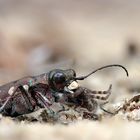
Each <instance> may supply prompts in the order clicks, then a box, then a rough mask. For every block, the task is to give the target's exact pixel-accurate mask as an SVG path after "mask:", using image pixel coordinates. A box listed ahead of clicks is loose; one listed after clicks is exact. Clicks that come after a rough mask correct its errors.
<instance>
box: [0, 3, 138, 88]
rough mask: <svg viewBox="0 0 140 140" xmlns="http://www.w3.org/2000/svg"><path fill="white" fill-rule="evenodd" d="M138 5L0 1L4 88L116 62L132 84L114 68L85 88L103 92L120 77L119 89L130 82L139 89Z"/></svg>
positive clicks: (0, 69) (0, 79) (81, 72)
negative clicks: (56, 71) (59, 72)
mask: <svg viewBox="0 0 140 140" xmlns="http://www.w3.org/2000/svg"><path fill="white" fill-rule="evenodd" d="M139 5H140V1H139V0H135V1H131V0H123V1H122V0H114V1H112V0H67V1H65V0H0V84H4V83H6V82H9V81H12V80H16V79H18V78H21V77H23V76H27V75H38V74H41V73H44V72H48V71H49V70H51V69H54V68H62V69H67V68H74V69H75V70H76V71H77V75H84V74H86V73H88V72H90V71H91V70H93V69H95V68H97V67H99V66H103V65H107V64H113V63H118V64H122V65H124V66H126V67H127V69H128V70H129V73H130V78H129V79H127V80H126V79H125V75H123V73H122V72H121V71H119V70H116V69H113V70H111V72H110V71H109V70H106V71H105V72H102V73H99V74H97V76H94V78H93V77H92V79H93V80H89V81H88V80H86V82H85V85H86V86H89V87H92V88H94V87H99V88H103V89H104V88H106V87H107V86H108V85H109V84H110V83H112V82H115V83H116V80H114V79H115V78H119V79H122V80H123V82H120V83H119V84H120V85H125V86H126V85H127V84H128V83H130V82H131V84H133V85H134V87H136V88H137V89H138V88H139V84H138V83H139V82H140V80H139V79H140V72H139V71H140V64H139V59H140V41H139V40H140V26H139V25H140V16H139V12H140V8H139V7H140V6H139ZM109 76H110V78H109ZM134 80H135V81H137V82H134ZM128 81H129V82H128ZM126 83H127V84H126ZM134 83H136V84H134ZM128 87H129V86H128ZM131 90H133V88H132V89H131Z"/></svg>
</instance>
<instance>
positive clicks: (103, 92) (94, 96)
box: [89, 85, 112, 100]
mask: <svg viewBox="0 0 140 140" xmlns="http://www.w3.org/2000/svg"><path fill="white" fill-rule="evenodd" d="M111 89H112V85H110V86H109V89H108V90H107V91H92V92H91V93H89V96H90V97H93V98H95V99H99V100H107V99H108V97H109V96H110V94H111ZM95 94H100V95H101V94H102V95H103V94H104V95H106V96H99V95H95Z"/></svg>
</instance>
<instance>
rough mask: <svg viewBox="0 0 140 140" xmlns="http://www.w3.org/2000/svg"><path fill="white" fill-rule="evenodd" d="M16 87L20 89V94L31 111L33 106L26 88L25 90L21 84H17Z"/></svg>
mask: <svg viewBox="0 0 140 140" xmlns="http://www.w3.org/2000/svg"><path fill="white" fill-rule="evenodd" d="M18 88H19V89H20V91H21V93H22V95H23V97H24V99H25V102H26V104H27V105H28V107H29V110H30V111H33V110H34V107H33V105H32V101H31V96H29V92H28V90H25V89H24V87H23V86H19V87H18Z"/></svg>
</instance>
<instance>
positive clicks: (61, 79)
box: [53, 72, 66, 84]
mask: <svg viewBox="0 0 140 140" xmlns="http://www.w3.org/2000/svg"><path fill="white" fill-rule="evenodd" d="M53 81H54V82H55V84H62V83H65V82H66V76H65V74H63V73H61V72H57V73H55V74H54V76H53Z"/></svg>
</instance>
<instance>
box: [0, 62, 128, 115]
mask: <svg viewBox="0 0 140 140" xmlns="http://www.w3.org/2000/svg"><path fill="white" fill-rule="evenodd" d="M109 67H121V68H122V69H124V70H125V72H126V74H127V76H128V71H127V70H126V68H125V67H124V66H122V65H118V64H113V65H106V66H103V67H100V68H98V69H96V70H94V71H92V72H91V73H89V74H88V75H86V76H81V77H76V72H75V71H74V70H73V69H67V70H61V69H54V70H52V71H50V72H48V73H44V74H41V75H39V76H30V77H24V78H22V79H19V80H16V81H13V82H10V83H8V84H5V85H2V86H0V113H1V114H3V115H6V116H11V117H16V116H19V115H23V114H27V113H31V112H34V111H35V110H37V109H39V108H47V109H48V110H50V111H52V110H51V109H50V106H51V105H52V104H53V103H54V102H58V103H62V104H65V103H73V104H80V105H83V107H85V108H89V110H92V108H90V104H91V102H90V101H89V96H84V97H85V98H84V97H83V96H81V95H82V94H84V95H86V94H88V95H90V98H93V99H101V100H106V99H107V98H108V96H109V95H107V96H106V97H101V98H100V96H97V95H96V94H108V93H110V89H111V86H110V88H109V90H108V91H93V92H91V93H90V94H89V92H88V89H86V88H83V87H80V86H79V85H78V83H77V81H78V80H84V79H85V78H87V77H89V76H90V75H92V74H93V73H95V72H97V71H99V70H102V69H105V68H109ZM93 105H94V104H93Z"/></svg>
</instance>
